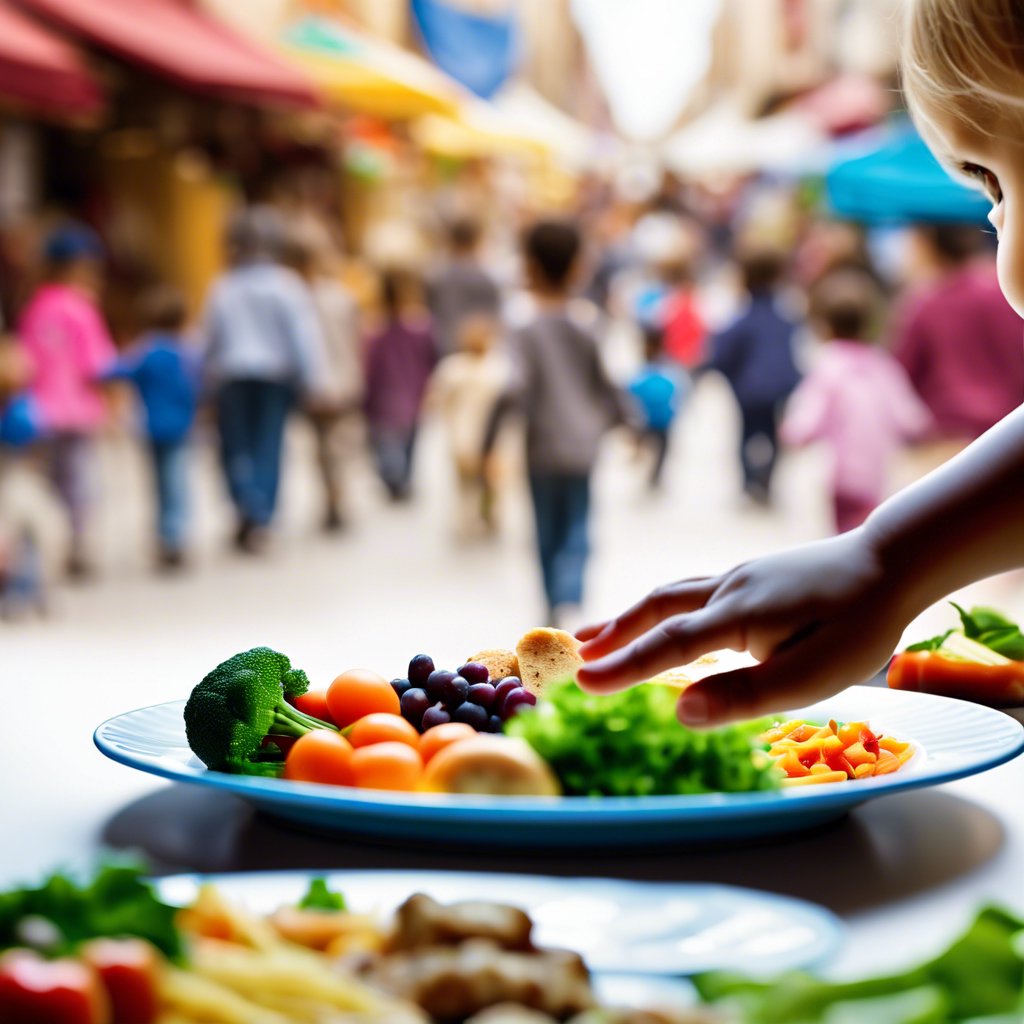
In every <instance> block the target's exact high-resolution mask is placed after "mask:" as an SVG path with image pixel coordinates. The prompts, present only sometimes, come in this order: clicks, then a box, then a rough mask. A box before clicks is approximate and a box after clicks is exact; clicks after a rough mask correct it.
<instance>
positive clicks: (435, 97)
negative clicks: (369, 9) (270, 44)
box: [282, 17, 465, 121]
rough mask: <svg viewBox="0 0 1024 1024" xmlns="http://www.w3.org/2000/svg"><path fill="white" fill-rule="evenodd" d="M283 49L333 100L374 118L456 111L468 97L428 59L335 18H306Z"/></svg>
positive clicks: (452, 112)
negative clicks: (352, 27) (356, 29)
mask: <svg viewBox="0 0 1024 1024" xmlns="http://www.w3.org/2000/svg"><path fill="white" fill-rule="evenodd" d="M282 48H283V51H284V53H285V55H286V56H287V57H288V58H289V59H290V60H292V61H293V62H294V63H295V64H296V65H297V66H298V67H299V68H300V69H301V70H302V71H304V72H305V73H306V75H308V76H309V77H310V78H311V79H312V80H313V82H314V83H315V84H316V85H317V87H318V88H319V89H320V91H321V92H323V93H324V94H325V95H326V96H327V97H328V99H329V100H331V101H332V102H335V103H337V104H339V105H340V106H343V107H346V108H347V109H349V110H352V111H355V112H357V113H360V114H368V115H370V116H371V117H380V118H383V119H385V120H389V121H394V120H405V119H408V118H413V117H419V116H421V115H424V114H437V115H444V114H448V115H453V114H456V113H457V112H458V110H459V105H460V103H461V101H462V99H463V97H464V96H465V92H464V90H463V89H462V88H461V86H459V85H458V84H457V83H456V82H455V81H454V79H451V78H449V77H448V76H447V75H446V74H444V72H442V71H439V70H438V69H437V68H436V67H434V65H433V64H431V63H430V62H429V61H427V60H424V59H423V58H422V57H417V56H416V55H415V54H413V53H408V52H406V51H405V50H403V49H401V48H400V47H398V46H393V45H391V44H390V43H386V42H384V41H382V40H379V39H374V38H372V37H370V36H367V35H364V34H362V33H360V32H357V31H355V30H354V29H350V28H349V27H348V26H347V25H342V24H341V23H340V22H337V21H333V20H331V19H327V18H321V17H308V18H304V19H303V20H302V21H301V22H299V23H298V24H297V25H295V26H294V27H293V28H292V29H290V30H289V31H288V32H287V33H286V34H285V37H284V40H283V42H282Z"/></svg>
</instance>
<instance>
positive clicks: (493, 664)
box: [466, 647, 519, 683]
mask: <svg viewBox="0 0 1024 1024" xmlns="http://www.w3.org/2000/svg"><path fill="white" fill-rule="evenodd" d="M466 661H478V662H479V663H480V664H481V665H486V666H487V672H488V674H489V675H490V677H491V682H492V683H497V682H498V681H499V680H501V679H507V678H508V677H509V676H516V677H518V676H519V659H518V658H517V657H516V653H515V651H507V650H505V649H504V648H500V647H494V648H490V649H489V650H486V651H480V653H479V654H474V655H473V657H472V658H467V659H466Z"/></svg>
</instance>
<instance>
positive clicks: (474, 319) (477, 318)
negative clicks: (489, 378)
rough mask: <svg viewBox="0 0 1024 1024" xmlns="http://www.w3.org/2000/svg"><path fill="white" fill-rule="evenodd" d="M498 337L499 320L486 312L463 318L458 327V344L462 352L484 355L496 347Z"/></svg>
mask: <svg viewBox="0 0 1024 1024" xmlns="http://www.w3.org/2000/svg"><path fill="white" fill-rule="evenodd" d="M497 337H498V321H497V320H495V318H494V317H493V316H488V315H487V314H485V313H474V314H472V315H471V316H467V317H465V318H463V320H462V321H461V322H460V323H459V328H458V345H459V349H460V351H462V352H466V353H468V354H469V355H472V356H484V355H487V353H488V352H490V350H491V349H492V348H493V347H494V342H495V340H496V339H497Z"/></svg>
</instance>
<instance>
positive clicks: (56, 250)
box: [43, 221, 103, 266]
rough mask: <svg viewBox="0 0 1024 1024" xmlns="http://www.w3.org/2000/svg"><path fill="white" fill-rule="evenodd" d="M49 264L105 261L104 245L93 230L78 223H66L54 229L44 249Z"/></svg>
mask: <svg viewBox="0 0 1024 1024" xmlns="http://www.w3.org/2000/svg"><path fill="white" fill-rule="evenodd" d="M43 254H44V256H45V257H46V262H47V263H53V264H57V265H58V266H59V265H61V264H64V263H73V262H74V261H75V260H82V259H86V260H89V259H91V260H100V259H103V243H102V242H101V241H100V237H99V235H97V234H96V232H95V231H93V229H92V228H90V227H86V225H85V224H79V223H78V222H77V221H66V222H65V223H64V224H61V225H60V227H57V228H54V229H53V231H51V232H50V234H49V235H48V236H47V239H46V244H45V246H44V247H43Z"/></svg>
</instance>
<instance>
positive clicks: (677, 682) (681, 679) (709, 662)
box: [647, 651, 757, 690]
mask: <svg viewBox="0 0 1024 1024" xmlns="http://www.w3.org/2000/svg"><path fill="white" fill-rule="evenodd" d="M756 664H757V660H756V659H755V658H754V657H752V656H751V655H750V654H748V653H747V652H746V651H743V652H737V651H712V652H711V653H710V654H702V655H701V656H700V657H699V658H698V659H697V660H696V661H691V662H690V663H689V664H688V665H680V666H679V667H678V668H670V669H666V670H665V671H664V672H659V673H658V675H656V676H653V677H652V678H650V679H648V680H647V682H648V683H661V684H662V685H664V686H675V687H677V688H679V689H680V690H682V689H685V688H686V687H687V686H689V685H690V684H691V683H696V682H698V681H700V680H701V679H706V678H707V677H708V676H714V675H718V673H719V672H731V671H732V670H733V669H737V668H748V667H749V666H751V665H756Z"/></svg>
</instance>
